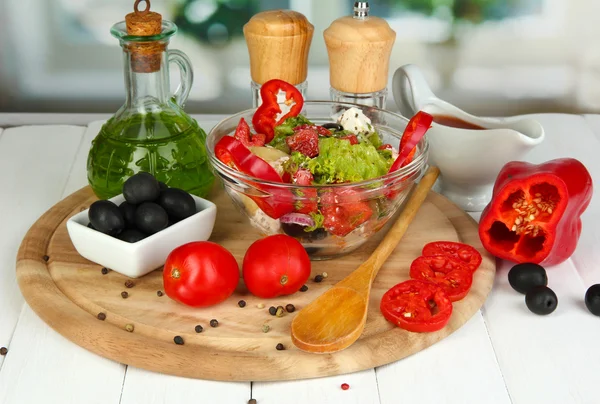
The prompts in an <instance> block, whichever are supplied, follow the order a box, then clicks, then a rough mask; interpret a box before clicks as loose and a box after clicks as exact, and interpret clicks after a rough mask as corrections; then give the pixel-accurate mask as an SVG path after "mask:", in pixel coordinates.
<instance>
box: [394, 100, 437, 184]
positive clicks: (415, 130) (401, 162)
mask: <svg viewBox="0 0 600 404" xmlns="http://www.w3.org/2000/svg"><path fill="white" fill-rule="evenodd" d="M432 122H433V116H431V115H429V114H428V113H427V112H423V111H419V112H417V114H416V115H415V116H413V117H412V118H411V120H410V121H409V122H408V125H406V129H404V133H403V134H402V139H401V140H400V150H398V153H399V154H398V158H396V161H394V164H392V166H391V167H390V170H389V172H390V173H391V172H394V171H396V170H398V169H399V168H402V167H404V166H406V165H407V164H409V163H410V162H411V161H412V157H413V156H414V154H415V151H416V146H417V144H418V143H419V142H420V141H421V139H422V138H423V136H425V133H427V131H428V130H429V128H430V127H431V123H432Z"/></svg>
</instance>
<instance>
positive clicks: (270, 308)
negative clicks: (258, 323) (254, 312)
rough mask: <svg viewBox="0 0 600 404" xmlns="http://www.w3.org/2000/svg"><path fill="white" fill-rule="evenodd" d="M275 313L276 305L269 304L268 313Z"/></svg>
mask: <svg viewBox="0 0 600 404" xmlns="http://www.w3.org/2000/svg"><path fill="white" fill-rule="evenodd" d="M276 313H277V307H275V306H271V307H269V314H270V315H272V316H274V315H275V314H276Z"/></svg>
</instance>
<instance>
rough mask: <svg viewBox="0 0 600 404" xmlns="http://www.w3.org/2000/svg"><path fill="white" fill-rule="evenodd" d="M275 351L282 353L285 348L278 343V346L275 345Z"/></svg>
mask: <svg viewBox="0 0 600 404" xmlns="http://www.w3.org/2000/svg"><path fill="white" fill-rule="evenodd" d="M275 349H277V350H278V351H283V350H284V349H285V347H284V346H283V344H282V343H281V342H280V343H279V344H277V346H276V347H275Z"/></svg>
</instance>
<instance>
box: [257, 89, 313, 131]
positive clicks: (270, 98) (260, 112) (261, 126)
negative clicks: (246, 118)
mask: <svg viewBox="0 0 600 404" xmlns="http://www.w3.org/2000/svg"><path fill="white" fill-rule="evenodd" d="M280 91H283V92H285V104H286V105H288V106H289V105H292V104H293V105H292V106H291V108H290V111H289V112H288V113H287V114H285V115H284V116H282V117H281V118H279V120H277V115H278V114H281V107H280V106H279V103H278V102H277V101H278V100H277V95H278V94H279V92H280ZM260 97H261V99H262V104H261V105H260V107H258V109H257V110H256V112H255V113H254V116H253V117H252V125H253V126H254V130H255V131H257V132H258V133H264V134H265V136H266V140H265V142H266V143H269V142H270V141H271V140H273V137H274V136H275V126H277V125H281V124H282V123H283V121H285V120H286V119H287V118H289V117H292V116H298V114H299V113H300V112H301V111H302V107H303V106H304V98H303V97H302V93H301V92H300V91H298V89H297V88H296V87H295V86H294V85H292V84H290V83H288V82H286V81H283V80H278V79H273V80H269V81H267V82H266V83H265V84H263V85H262V86H261V88H260Z"/></svg>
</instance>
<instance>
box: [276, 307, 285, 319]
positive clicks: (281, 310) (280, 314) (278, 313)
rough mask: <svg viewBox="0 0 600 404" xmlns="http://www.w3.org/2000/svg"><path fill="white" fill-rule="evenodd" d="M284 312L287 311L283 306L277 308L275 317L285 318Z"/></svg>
mask: <svg viewBox="0 0 600 404" xmlns="http://www.w3.org/2000/svg"><path fill="white" fill-rule="evenodd" d="M284 311H285V309H284V308H283V306H277V311H276V312H275V315H276V316H277V317H283V312H284Z"/></svg>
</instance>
